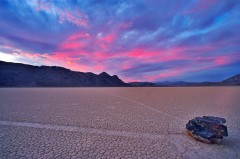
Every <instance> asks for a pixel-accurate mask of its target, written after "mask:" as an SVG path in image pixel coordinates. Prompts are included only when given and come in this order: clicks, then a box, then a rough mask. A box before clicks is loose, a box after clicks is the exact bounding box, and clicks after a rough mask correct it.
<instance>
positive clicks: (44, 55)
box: [0, 0, 240, 82]
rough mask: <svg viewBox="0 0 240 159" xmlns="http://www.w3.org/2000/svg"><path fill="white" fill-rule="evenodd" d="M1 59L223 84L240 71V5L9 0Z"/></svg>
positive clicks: (2, 15)
mask: <svg viewBox="0 0 240 159" xmlns="http://www.w3.org/2000/svg"><path fill="white" fill-rule="evenodd" d="M0 19H1V23H0V60H3V61H12V62H21V63H27V64H32V65H57V66H62V67H66V68H69V69H72V70H75V71H81V72H94V73H101V72H103V71H106V72H108V73H110V74H111V75H113V74H116V75H118V76H119V77H120V78H121V79H123V80H124V81H127V82H130V81H167V80H168V81H178V80H185V81H219V80H223V79H225V78H227V77H229V76H231V75H234V74H237V73H240V71H239V70H240V31H239V29H240V1H238V0H134V1H131V0H69V1H61V0H21V1H20V0H1V1H0Z"/></svg>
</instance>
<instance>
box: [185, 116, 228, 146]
mask: <svg viewBox="0 0 240 159" xmlns="http://www.w3.org/2000/svg"><path fill="white" fill-rule="evenodd" d="M223 123H226V120H225V119H224V118H219V117H213V116H203V117H196V118H194V119H192V120H189V121H188V123H187V124H186V129H187V131H188V133H189V134H190V135H192V136H193V137H194V138H195V139H196V140H198V141H202V142H205V143H219V142H220V141H221V140H222V139H223V136H228V131H227V127H226V126H225V125H223Z"/></svg>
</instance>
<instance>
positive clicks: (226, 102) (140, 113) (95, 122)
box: [0, 87, 240, 159]
mask: <svg viewBox="0 0 240 159" xmlns="http://www.w3.org/2000/svg"><path fill="white" fill-rule="evenodd" d="M203 115H211V116H219V117H224V118H225V119H226V120H227V126H228V131H229V136H228V137H226V138H224V139H223V142H222V144H221V145H213V144H210V145H208V144H204V143H201V142H198V141H195V140H194V139H192V138H191V137H190V136H188V135H187V134H186V133H185V124H186V123H187V122H188V120H190V119H192V118H194V117H197V116H203ZM239 115H240V87H168V88H163V87H160V88H1V89H0V143H1V144H0V158H1V159H2V158H3V159H4V158H16V159H19V158H69V159H70V158H86V159H87V158H88V159H89V158H111V159H112V158H143V159H145V158H179V159H181V158H184V159H185V158H186V159H187V158H189V159H194V158H196V159H202V158H205V159H208V158H209V159H212V158H218V159H224V158H226V159H227V158H228V159H231V158H232V159H235V158H240V150H239V147H240V135H239V133H240V118H239Z"/></svg>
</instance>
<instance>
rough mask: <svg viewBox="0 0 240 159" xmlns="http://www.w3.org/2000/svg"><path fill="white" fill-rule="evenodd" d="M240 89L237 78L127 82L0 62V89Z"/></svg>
mask: <svg viewBox="0 0 240 159" xmlns="http://www.w3.org/2000/svg"><path fill="white" fill-rule="evenodd" d="M225 85H240V74H238V75H235V76H232V77H230V78H228V79H225V80H223V81H219V82H199V83H197V82H185V81H177V82H168V81H166V82H157V83H152V82H130V83H125V82H123V81H122V80H121V79H119V78H118V76H117V75H113V76H110V75H109V74H108V73H106V72H102V73H100V74H98V75H97V74H94V73H91V72H76V71H71V70H69V69H66V68H63V67H58V66H32V65H27V64H21V63H12V62H4V61H0V87H166V86H225Z"/></svg>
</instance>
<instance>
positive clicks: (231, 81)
mask: <svg viewBox="0 0 240 159" xmlns="http://www.w3.org/2000/svg"><path fill="white" fill-rule="evenodd" d="M129 84H130V85H131V86H134V87H179V86H180V87H181V86H182V87H183V86H240V74H237V75H235V76H232V77H230V78H228V79H225V80H223V81H219V82H185V81H175V82H169V81H165V82H156V83H152V82H130V83H129Z"/></svg>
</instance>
